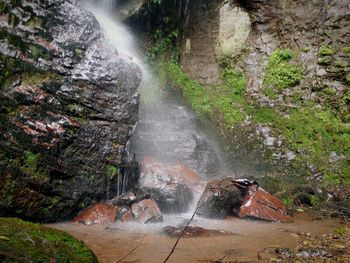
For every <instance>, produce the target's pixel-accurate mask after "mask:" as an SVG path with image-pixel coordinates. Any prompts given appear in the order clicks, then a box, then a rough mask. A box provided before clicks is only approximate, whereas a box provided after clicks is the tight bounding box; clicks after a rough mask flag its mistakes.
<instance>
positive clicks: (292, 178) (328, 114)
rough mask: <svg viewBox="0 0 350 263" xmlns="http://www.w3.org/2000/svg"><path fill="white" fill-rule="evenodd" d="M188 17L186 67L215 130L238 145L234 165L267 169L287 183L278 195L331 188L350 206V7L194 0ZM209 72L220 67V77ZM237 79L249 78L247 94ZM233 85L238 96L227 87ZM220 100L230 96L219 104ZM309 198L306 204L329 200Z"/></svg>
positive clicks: (281, 185)
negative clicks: (298, 187) (299, 188)
mask: <svg viewBox="0 0 350 263" xmlns="http://www.w3.org/2000/svg"><path fill="white" fill-rule="evenodd" d="M188 17H189V23H188V29H187V31H186V34H185V36H184V40H183V44H182V51H181V59H180V63H181V66H182V69H183V70H184V71H185V72H186V73H188V74H189V76H190V77H191V78H192V79H195V80H197V81H198V82H199V83H200V84H202V89H203V90H205V93H206V94H209V95H208V96H207V95H202V97H203V101H204V100H207V99H209V100H210V103H211V104H209V107H211V109H212V112H213V115H214V116H216V117H215V119H216V122H217V125H218V126H219V127H221V130H222V132H223V134H225V136H226V137H228V138H230V139H229V140H230V141H231V149H232V153H233V158H234V160H233V161H234V162H236V163H237V167H240V164H242V163H243V167H242V170H241V172H242V173H248V174H252V173H254V171H261V175H263V174H264V171H263V170H262V169H261V167H263V166H264V164H268V166H270V168H271V167H272V169H270V168H267V170H269V172H267V175H269V176H268V177H266V178H265V179H266V180H267V181H270V183H271V182H274V183H273V184H274V186H273V187H275V186H276V184H277V185H279V186H278V187H277V188H278V190H277V191H276V192H280V193H281V192H286V189H288V188H289V187H288V186H290V185H293V184H294V185H295V184H299V185H304V186H305V185H310V184H312V185H313V186H312V187H311V188H314V187H315V186H316V185H317V186H319V187H321V188H322V187H324V186H326V189H327V190H330V192H331V196H332V197H333V198H334V199H335V200H339V199H342V200H344V198H345V199H346V196H347V194H346V193H348V191H347V190H345V189H346V186H345V188H344V187H343V188H342V187H341V185H344V184H345V185H347V184H348V183H349V174H350V170H349V169H350V155H349V151H348V149H349V147H350V133H349V131H350V130H349V116H350V115H349V113H350V111H349V109H350V101H349V94H350V86H349V85H350V82H349V78H350V56H349V50H350V46H349V43H350V42H349V40H350V32H349V27H350V4H349V3H348V1H342V0H339V1H321V0H320V1H303V0H300V1H287V0H285V1H282V0H275V1H260V0H259V1H254V0H250V1H244V0H242V1H240V0H237V1H210V2H208V1H201V0H198V1H190V11H189V16H188ZM200 25H202V27H201V26H200ZM208 65H210V68H213V69H215V72H217V71H218V70H217V69H218V68H220V70H219V73H218V74H215V75H216V76H215V77H213V76H212V74H211V72H207V71H206V69H207V68H208ZM230 74H231V78H229V79H227V77H228V76H229V75H230ZM237 74H238V75H239V74H241V75H242V76H244V79H245V85H244V86H245V87H244V90H243V91H242V85H240V82H239V81H238V79H237ZM218 76H219V77H218ZM175 79H176V77H175ZM227 81H228V82H229V84H230V89H231V90H227V89H226V90H224V89H223V87H222V86H225V85H226V83H227ZM220 82H221V83H220ZM215 86H216V87H215ZM237 94H238V96H237ZM222 96H229V98H225V100H220V99H219V100H218V99H217V97H222ZM244 166H245V167H246V168H245V167H244ZM252 167H255V168H253V170H251V168H252ZM265 171H266V170H265ZM255 174H256V173H255ZM265 174H266V173H265ZM288 178H289V179H288ZM266 180H265V181H266ZM263 181H264V180H263ZM276 182H277V183H276ZM321 188H319V189H318V190H317V191H318V192H319V193H320V192H321V193H323V194H324V192H322V191H324V190H321ZM322 189H323V188H322ZM340 189H342V190H340ZM308 191H309V193H308V195H309V197H308V198H306V199H307V200H308V201H307V202H308V204H310V203H313V204H314V205H315V204H316V203H317V202H318V201H320V199H322V197H319V196H318V194H317V191H316V190H308ZM292 192H294V190H292ZM310 196H311V199H312V198H314V199H315V200H313V201H310ZM312 196H314V197H312ZM315 196H316V197H315ZM320 196H322V195H320ZM297 199H298V198H297ZM301 199H303V198H301ZM298 201H300V200H298Z"/></svg>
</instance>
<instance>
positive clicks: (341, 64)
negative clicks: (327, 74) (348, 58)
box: [335, 60, 348, 69]
mask: <svg viewBox="0 0 350 263" xmlns="http://www.w3.org/2000/svg"><path fill="white" fill-rule="evenodd" d="M335 66H336V67H337V68H342V69H344V68H346V67H347V66H348V64H347V63H346V62H345V61H344V60H338V61H336V62H335Z"/></svg>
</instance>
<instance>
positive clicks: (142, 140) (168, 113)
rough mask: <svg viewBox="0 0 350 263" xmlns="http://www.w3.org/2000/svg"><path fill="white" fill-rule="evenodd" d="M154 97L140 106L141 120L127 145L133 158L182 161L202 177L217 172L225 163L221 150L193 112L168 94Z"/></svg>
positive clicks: (164, 161)
mask: <svg viewBox="0 0 350 263" xmlns="http://www.w3.org/2000/svg"><path fill="white" fill-rule="evenodd" d="M145 92H150V91H145ZM157 92H159V93H161V94H162V93H163V92H162V91H160V90H159V91H158V90H157ZM154 100H155V101H153V103H152V105H149V103H148V104H147V103H141V106H140V120H139V122H138V124H137V127H136V130H135V133H134V134H133V136H132V139H131V146H130V148H131V150H132V151H133V152H135V153H136V158H137V159H138V160H139V161H142V160H143V159H144V158H147V157H151V158H154V159H156V160H158V161H160V162H163V163H170V164H177V163H180V164H184V165H187V166H188V167H189V168H191V169H193V170H195V171H196V172H197V173H198V174H199V175H201V176H202V177H203V178H206V177H208V178H209V177H213V176H216V175H218V174H219V173H220V169H221V168H223V166H224V165H223V161H222V158H221V156H220V152H219V151H217V150H218V149H217V147H216V145H215V144H214V143H213V141H212V140H210V138H208V137H209V136H207V135H206V134H205V132H203V131H202V130H203V127H200V125H198V119H197V117H196V116H195V114H194V113H193V112H192V111H191V110H190V109H189V108H188V107H187V106H186V105H184V104H183V103H181V102H180V101H179V100H178V99H176V98H174V97H172V96H171V95H170V96H168V97H166V96H162V95H159V96H158V95H157V96H156V99H154Z"/></svg>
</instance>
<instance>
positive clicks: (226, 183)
mask: <svg viewBox="0 0 350 263" xmlns="http://www.w3.org/2000/svg"><path fill="white" fill-rule="evenodd" d="M243 196H244V190H242V189H241V188H240V185H239V184H237V182H236V180H235V179H234V178H229V177H227V178H221V179H213V180H210V181H208V183H207V186H206V187H205V190H204V192H203V194H202V197H201V199H200V202H199V204H198V207H197V214H198V215H200V216H204V217H209V218H225V217H227V216H229V215H238V212H239V209H240V206H241V204H242V201H243Z"/></svg>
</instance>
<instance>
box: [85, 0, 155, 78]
mask: <svg viewBox="0 0 350 263" xmlns="http://www.w3.org/2000/svg"><path fill="white" fill-rule="evenodd" d="M83 5H84V8H85V9H87V10H88V11H90V12H91V13H92V14H93V15H94V16H95V17H96V19H97V21H98V22H99V24H100V26H101V29H102V30H103V32H104V34H105V37H106V38H107V39H108V41H110V43H111V44H112V45H113V46H114V47H115V48H116V49H117V50H118V52H119V54H120V55H122V56H124V57H125V58H126V59H129V60H132V61H133V62H135V63H136V64H137V65H138V66H139V67H140V68H141V71H142V74H143V79H142V81H143V83H147V82H149V81H150V78H151V76H150V73H149V69H148V67H147V65H146V64H145V63H144V61H143V59H142V53H141V52H140V51H139V50H138V48H137V42H136V39H135V38H134V36H133V35H132V34H131V33H130V31H129V30H128V29H127V27H126V26H124V25H123V24H122V23H121V22H119V21H118V20H117V19H116V17H115V16H114V14H113V10H114V7H115V5H116V0H94V1H92V0H90V1H86V2H84V4H83ZM144 85H145V84H144Z"/></svg>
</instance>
